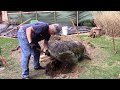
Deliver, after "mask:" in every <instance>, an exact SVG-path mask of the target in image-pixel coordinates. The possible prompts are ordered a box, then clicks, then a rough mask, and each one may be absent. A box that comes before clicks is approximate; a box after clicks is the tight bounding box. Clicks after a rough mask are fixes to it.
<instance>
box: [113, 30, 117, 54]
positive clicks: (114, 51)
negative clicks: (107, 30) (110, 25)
mask: <svg viewBox="0 0 120 90" xmlns="http://www.w3.org/2000/svg"><path fill="white" fill-rule="evenodd" d="M112 40H113V53H117V52H116V50H115V38H114V30H113V29H112Z"/></svg>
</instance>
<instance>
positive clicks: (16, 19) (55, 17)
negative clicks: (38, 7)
mask: <svg viewBox="0 0 120 90" xmlns="http://www.w3.org/2000/svg"><path fill="white" fill-rule="evenodd" d="M70 17H72V19H73V21H74V23H75V25H77V20H78V23H81V22H83V21H88V20H92V19H93V16H92V14H91V11H79V12H78V17H77V11H47V12H45V11H33V12H30V13H24V12H22V14H21V13H16V14H8V20H9V22H10V23H12V22H13V23H18V24H20V23H21V22H23V21H25V20H27V19H29V18H31V19H32V20H36V19H37V20H38V21H43V22H48V23H55V22H56V23H61V24H67V25H72V22H71V20H70ZM27 23H29V22H27Z"/></svg>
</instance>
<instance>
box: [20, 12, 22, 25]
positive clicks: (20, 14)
mask: <svg viewBox="0 0 120 90" xmlns="http://www.w3.org/2000/svg"><path fill="white" fill-rule="evenodd" d="M22 22H23V20H22V11H20V23H22Z"/></svg>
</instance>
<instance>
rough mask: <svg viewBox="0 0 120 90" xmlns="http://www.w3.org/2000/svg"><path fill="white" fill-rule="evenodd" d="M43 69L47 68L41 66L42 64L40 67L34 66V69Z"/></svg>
mask: <svg viewBox="0 0 120 90" xmlns="http://www.w3.org/2000/svg"><path fill="white" fill-rule="evenodd" d="M41 69H45V68H44V67H41V66H39V67H37V68H34V70H41Z"/></svg>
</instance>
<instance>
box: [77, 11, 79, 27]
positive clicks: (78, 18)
mask: <svg viewBox="0 0 120 90" xmlns="http://www.w3.org/2000/svg"><path fill="white" fill-rule="evenodd" d="M78 23H79V11H77V26H78Z"/></svg>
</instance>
